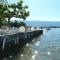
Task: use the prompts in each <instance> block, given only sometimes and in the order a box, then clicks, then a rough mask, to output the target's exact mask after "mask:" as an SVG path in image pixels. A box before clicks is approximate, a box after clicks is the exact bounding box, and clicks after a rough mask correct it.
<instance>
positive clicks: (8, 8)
mask: <svg viewBox="0 0 60 60" xmlns="http://www.w3.org/2000/svg"><path fill="white" fill-rule="evenodd" d="M27 9H28V6H27V5H25V6H24V5H23V0H20V1H18V2H17V4H5V3H3V4H1V3H0V20H2V19H5V18H8V19H9V20H8V23H9V24H10V18H11V17H18V18H22V19H23V20H25V19H26V17H28V16H29V11H27ZM0 26H1V23H0Z"/></svg>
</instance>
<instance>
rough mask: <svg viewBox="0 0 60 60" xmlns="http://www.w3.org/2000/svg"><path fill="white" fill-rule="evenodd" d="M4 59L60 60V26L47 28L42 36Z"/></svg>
mask: <svg viewBox="0 0 60 60" xmlns="http://www.w3.org/2000/svg"><path fill="white" fill-rule="evenodd" d="M13 52H14V51H13ZM16 52H17V51H16ZM14 53H15V52H14ZM0 60H1V59H0ZM2 60H60V28H51V30H45V31H44V33H43V34H42V35H41V36H39V37H38V38H34V39H33V40H32V42H30V43H27V44H26V46H24V47H23V48H20V51H19V52H18V53H17V54H16V55H15V56H13V55H12V54H10V56H8V57H4V58H3V59H2Z"/></svg>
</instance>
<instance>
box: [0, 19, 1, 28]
mask: <svg viewBox="0 0 60 60" xmlns="http://www.w3.org/2000/svg"><path fill="white" fill-rule="evenodd" d="M0 28H1V18H0Z"/></svg>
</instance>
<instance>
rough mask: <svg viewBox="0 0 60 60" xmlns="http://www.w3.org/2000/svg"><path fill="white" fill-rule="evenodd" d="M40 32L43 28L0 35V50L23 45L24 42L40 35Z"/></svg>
mask: <svg viewBox="0 0 60 60" xmlns="http://www.w3.org/2000/svg"><path fill="white" fill-rule="evenodd" d="M42 33H43V30H36V31H30V32H20V33H17V34H12V35H11V34H10V35H8V34H7V35H0V50H7V49H9V48H13V47H15V46H17V47H21V46H24V45H25V44H26V43H28V42H31V41H32V39H33V38H35V37H38V36H40V35H41V34H42Z"/></svg>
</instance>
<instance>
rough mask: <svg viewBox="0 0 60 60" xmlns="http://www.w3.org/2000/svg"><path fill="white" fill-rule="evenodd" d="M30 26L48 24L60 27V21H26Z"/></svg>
mask: <svg viewBox="0 0 60 60" xmlns="http://www.w3.org/2000/svg"><path fill="white" fill-rule="evenodd" d="M26 24H27V25H28V26H33V27H46V26H48V27H49V26H57V27H60V21H26Z"/></svg>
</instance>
